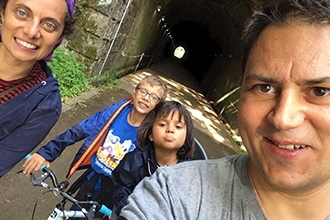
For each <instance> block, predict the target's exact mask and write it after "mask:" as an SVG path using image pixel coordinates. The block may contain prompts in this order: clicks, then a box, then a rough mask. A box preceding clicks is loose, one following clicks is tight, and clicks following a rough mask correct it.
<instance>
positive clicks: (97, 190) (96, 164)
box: [23, 75, 167, 201]
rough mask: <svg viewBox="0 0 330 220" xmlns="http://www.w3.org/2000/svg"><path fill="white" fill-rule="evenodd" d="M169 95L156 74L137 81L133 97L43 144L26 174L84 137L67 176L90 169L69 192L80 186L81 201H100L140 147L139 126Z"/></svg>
mask: <svg viewBox="0 0 330 220" xmlns="http://www.w3.org/2000/svg"><path fill="white" fill-rule="evenodd" d="M166 94H167V87H166V85H165V83H164V82H163V80H161V79H160V78H159V77H157V76H152V75H151V76H147V77H146V78H144V79H143V80H141V81H140V82H139V83H138V85H137V86H136V88H135V89H134V91H133V95H132V97H131V98H129V99H125V100H121V101H119V102H118V103H115V104H112V105H110V106H109V107H107V108H106V109H104V110H102V111H100V112H98V113H96V114H94V115H93V116H92V117H90V118H88V119H85V120H83V121H82V122H80V123H78V124H77V125H75V126H73V127H71V128H69V129H68V130H67V131H65V132H64V133H62V134H60V135H59V136H57V137H56V138H55V139H53V140H51V141H49V142H48V143H47V144H46V145H45V146H43V147H41V148H40V149H39V150H38V151H37V152H36V153H35V154H33V155H32V156H31V157H30V158H28V159H27V160H26V161H25V163H24V165H23V166H24V173H25V174H26V175H29V174H30V173H31V172H32V171H33V170H34V171H38V170H39V169H40V167H41V166H43V165H45V164H46V165H49V162H52V161H54V160H55V159H56V158H57V157H59V156H60V155H61V154H62V152H63V151H64V150H65V148H66V147H68V146H70V145H73V144H74V143H76V142H78V141H81V140H84V139H85V142H84V143H83V145H82V147H81V148H80V150H79V151H78V153H77V154H76V157H75V158H74V160H73V162H72V164H71V167H70V169H69V172H68V175H67V178H70V177H71V175H72V174H73V173H74V172H75V171H76V170H77V169H82V168H87V171H86V172H85V173H84V174H83V175H82V176H80V177H79V179H78V180H77V181H76V182H75V183H74V184H73V185H72V187H71V189H69V192H70V193H75V192H76V191H77V190H78V189H80V190H79V191H78V193H77V195H76V198H77V199H78V200H86V199H91V200H97V201H101V200H102V197H104V196H105V195H106V191H107V190H108V189H109V186H108V185H109V182H111V180H110V178H109V177H110V176H111V173H112V171H113V170H114V169H115V168H116V166H117V165H118V164H119V162H120V161H121V159H122V158H123V157H124V155H125V154H126V153H127V152H130V151H132V150H134V149H135V148H136V146H137V140H136V132H137V129H138V126H139V125H140V124H141V123H142V121H143V120H144V118H145V117H146V116H147V114H148V113H149V112H150V111H152V110H153V109H154V108H155V106H156V104H157V103H159V102H163V101H164V100H165V98H166ZM147 95H148V96H147ZM110 184H111V183H110ZM103 185H104V186H105V187H102V186H103ZM99 195H100V196H99ZM87 197H89V198H87Z"/></svg>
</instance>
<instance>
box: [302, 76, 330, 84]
mask: <svg viewBox="0 0 330 220" xmlns="http://www.w3.org/2000/svg"><path fill="white" fill-rule="evenodd" d="M329 82H330V77H320V78H316V79H306V80H302V81H301V82H299V84H300V85H315V84H321V83H329Z"/></svg>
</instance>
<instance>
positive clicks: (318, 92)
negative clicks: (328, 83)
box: [311, 87, 329, 96]
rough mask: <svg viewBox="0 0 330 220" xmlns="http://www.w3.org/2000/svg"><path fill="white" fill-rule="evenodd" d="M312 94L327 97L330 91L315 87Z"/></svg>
mask: <svg viewBox="0 0 330 220" xmlns="http://www.w3.org/2000/svg"><path fill="white" fill-rule="evenodd" d="M311 93H312V94H313V95H315V96H326V95H329V89H327V88H322V87H315V88H313V89H312V90H311Z"/></svg>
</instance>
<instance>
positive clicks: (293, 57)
mask: <svg viewBox="0 0 330 220" xmlns="http://www.w3.org/2000/svg"><path fill="white" fill-rule="evenodd" d="M329 38H330V26H329V25H324V26H312V25H304V24H297V23H291V24H289V25H285V26H281V27H279V26H269V27H267V28H266V29H265V30H264V31H263V32H262V34H261V35H260V37H259V39H258V40H257V42H256V43H255V44H254V46H253V47H252V50H251V52H250V54H249V57H248V60H247V65H246V69H245V73H244V79H243V83H242V87H241V96H240V101H239V111H238V127H239V132H240V134H241V136H242V139H243V142H244V144H245V146H246V148H247V150H248V152H249V155H250V158H251V161H252V163H250V171H251V173H252V175H254V174H253V173H258V174H261V176H262V177H263V179H264V180H266V182H265V183H266V184H270V185H271V186H272V187H274V188H276V189H278V190H281V191H286V192H300V193H301V192H306V191H307V190H308V189H311V188H315V187H322V186H321V185H322V184H324V183H325V182H326V181H330V40H329ZM326 184H330V183H326Z"/></svg>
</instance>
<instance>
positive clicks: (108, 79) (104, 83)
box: [91, 70, 118, 89]
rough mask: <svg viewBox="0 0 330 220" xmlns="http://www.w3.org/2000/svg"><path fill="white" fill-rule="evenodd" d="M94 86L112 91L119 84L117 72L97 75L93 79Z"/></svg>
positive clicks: (112, 71)
mask: <svg viewBox="0 0 330 220" xmlns="http://www.w3.org/2000/svg"><path fill="white" fill-rule="evenodd" d="M91 83H92V85H94V86H96V87H100V88H105V89H111V88H113V86H115V85H117V84H118V79H117V74H116V71H115V70H111V71H106V72H103V73H102V74H101V75H95V76H94V77H92V78H91Z"/></svg>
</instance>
